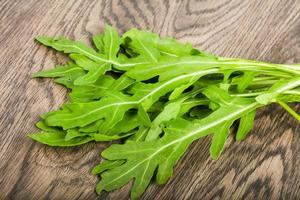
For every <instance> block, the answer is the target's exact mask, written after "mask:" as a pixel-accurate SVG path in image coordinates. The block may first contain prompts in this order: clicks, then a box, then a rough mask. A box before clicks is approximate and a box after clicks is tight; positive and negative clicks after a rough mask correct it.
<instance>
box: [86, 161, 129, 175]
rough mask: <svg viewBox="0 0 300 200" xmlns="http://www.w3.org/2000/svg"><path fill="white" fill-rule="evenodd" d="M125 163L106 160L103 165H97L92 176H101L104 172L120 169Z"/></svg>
mask: <svg viewBox="0 0 300 200" xmlns="http://www.w3.org/2000/svg"><path fill="white" fill-rule="evenodd" d="M123 163H124V160H117V161H110V160H104V161H103V162H102V163H100V164H99V165H96V166H95V167H94V168H93V169H92V174H100V173H102V172H104V171H105V170H109V169H113V168H116V167H119V166H120V165H121V164H123Z"/></svg>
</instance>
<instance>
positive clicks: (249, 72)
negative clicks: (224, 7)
mask: <svg viewBox="0 0 300 200" xmlns="http://www.w3.org/2000/svg"><path fill="white" fill-rule="evenodd" d="M37 40H38V41H39V42H40V43H42V44H44V45H46V46H49V47H52V48H54V49H56V50H58V51H62V52H64V53H67V54H69V57H70V60H71V61H70V62H68V63H67V65H66V66H56V67H55V68H54V69H51V70H46V71H41V72H37V73H35V74H34V75H33V77H53V78H55V79H54V80H55V82H57V83H59V84H62V85H64V86H65V87H67V88H69V89H70V93H69V102H68V103H66V104H64V105H63V106H62V107H61V109H60V110H57V111H52V112H49V113H47V114H45V115H43V116H42V117H41V118H42V119H41V121H40V122H38V123H37V124H36V125H37V127H38V128H39V129H40V132H38V133H34V134H30V135H29V137H31V138H32V139H34V140H36V141H38V142H41V143H44V144H47V145H50V146H75V145H81V144H84V143H87V142H90V141H97V142H99V141H112V140H118V139H121V138H123V140H122V144H113V145H111V146H110V147H108V148H107V149H106V150H104V151H103V152H102V154H101V155H102V157H103V161H102V162H101V163H100V164H99V165H97V166H96V167H95V168H94V169H93V170H92V173H93V174H101V181H100V182H99V183H98V185H97V187H96V191H97V192H98V193H100V192H101V191H102V190H106V191H111V190H114V189H117V188H120V187H121V186H123V185H124V184H126V183H127V182H129V181H130V180H131V179H134V183H133V186H132V189H131V198H133V199H135V198H137V197H139V196H140V195H141V194H142V193H143V192H144V191H145V189H146V188H147V186H148V185H149V183H150V180H151V179H152V178H153V176H155V177H156V181H157V182H158V183H159V184H164V183H165V182H166V181H167V180H168V179H169V178H170V177H171V176H172V171H173V167H174V165H175V164H176V162H177V161H178V160H179V159H180V157H181V156H182V155H183V153H184V152H185V151H186V149H187V148H188V146H189V145H190V144H191V143H192V142H193V141H194V140H196V139H199V138H201V137H204V136H207V135H212V143H211V146H210V154H211V157H212V158H213V159H217V158H218V156H219V155H220V153H221V152H222V150H223V147H224V144H225V143H226V139H227V137H228V135H229V133H230V127H231V126H232V125H233V123H234V122H235V121H238V122H239V125H238V129H237V133H236V139H237V140H242V139H244V138H245V137H246V135H247V134H248V133H249V132H250V130H251V129H252V127H253V122H254V118H255V112H256V110H257V109H258V108H260V107H264V106H266V105H268V104H271V103H278V104H280V105H281V106H282V107H284V108H285V109H286V110H287V111H288V112H289V113H290V114H291V115H293V116H294V117H295V118H296V119H297V120H298V121H300V116H299V115H298V114H297V113H296V112H295V111H293V110H292V109H291V108H290V107H289V106H288V105H287V103H289V102H299V101H300V89H299V86H300V65H299V64H293V65H286V64H270V63H265V62H259V61H250V60H243V59H232V58H223V57H217V56H214V55H211V54H208V53H206V52H202V51H199V50H197V49H195V48H193V47H192V46H191V45H190V44H182V43H179V42H178V41H176V40H175V39H171V38H160V37H159V36H158V35H156V34H153V33H151V32H147V31H140V30H137V29H131V30H129V31H127V32H126V33H125V34H123V36H122V37H121V36H119V34H118V32H117V31H116V30H115V29H114V28H113V27H111V26H109V25H106V26H105V30H104V33H103V34H99V35H95V36H93V43H94V45H95V47H96V50H95V49H93V48H90V47H88V46H86V45H85V44H83V43H81V42H76V41H72V40H69V39H65V38H62V37H61V38H48V37H38V38H37ZM154 174H155V175H154Z"/></svg>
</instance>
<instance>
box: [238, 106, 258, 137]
mask: <svg viewBox="0 0 300 200" xmlns="http://www.w3.org/2000/svg"><path fill="white" fill-rule="evenodd" d="M255 113H256V112H255V110H254V111H252V112H249V113H247V114H246V115H244V116H242V117H241V119H240V123H239V128H238V130H237V133H236V140H238V141H239V140H243V139H245V138H246V136H247V134H248V133H249V132H250V131H251V130H252V128H253V124H254V118H255Z"/></svg>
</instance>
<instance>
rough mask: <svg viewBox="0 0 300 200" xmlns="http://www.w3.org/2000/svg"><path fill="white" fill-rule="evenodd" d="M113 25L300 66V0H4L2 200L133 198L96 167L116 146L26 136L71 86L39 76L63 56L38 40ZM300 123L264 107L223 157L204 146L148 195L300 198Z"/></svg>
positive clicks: (0, 26) (82, 36) (0, 42)
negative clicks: (104, 186)
mask: <svg viewBox="0 0 300 200" xmlns="http://www.w3.org/2000/svg"><path fill="white" fill-rule="evenodd" d="M104 22H107V23H110V24H112V25H113V26H116V27H117V28H118V29H119V30H120V31H121V32H123V31H125V30H127V29H129V28H131V27H137V28H142V29H148V30H151V31H154V32H156V33H159V34H161V35H162V36H172V37H175V38H177V39H179V40H181V41H188V42H191V43H192V44H194V45H195V46H196V47H198V48H199V49H202V50H206V51H208V52H212V53H214V54H217V55H221V56H230V57H242V58H251V59H259V60H264V61H270V62H278V63H295V62H300V1H299V0H190V1H181V0H169V1H167V0H136V1H127V0H126V1H125V0H124V1H121V0H114V1H96V0H89V1H84V0H73V1H66V0H44V1H38V0H13V1H12V0H0V50H1V51H0V111H1V112H0V199H22V200H26V199H30V200H34V199H116V200H119V199H128V198H129V195H128V194H129V189H130V184H128V185H126V186H125V187H123V188H122V189H121V190H118V191H115V192H111V193H103V194H102V195H101V196H97V195H96V194H95V192H94V186H95V183H96V182H97V180H98V178H97V177H95V176H93V175H91V174H90V173H89V170H90V169H91V167H92V166H94V165H95V164H96V163H98V162H99V161H100V157H99V156H98V155H99V153H100V152H101V151H102V150H103V149H104V148H105V147H106V146H107V145H109V144H107V143H97V144H96V143H90V144H87V145H84V146H80V147H76V148H51V147H46V146H44V145H41V144H37V143H35V142H33V141H31V140H30V139H28V138H27V137H26V134H27V133H30V132H34V131H36V128H35V127H34V123H35V122H36V121H37V120H38V119H39V115H41V114H42V113H44V112H47V111H49V110H53V109H56V108H58V107H59V105H60V104H62V102H64V101H66V97H65V93H66V91H65V90H64V89H63V88H62V87H61V86H58V85H55V84H54V83H53V82H52V81H51V80H49V79H47V80H46V79H39V80H31V79H30V74H31V73H32V72H36V71H38V70H41V69H46V68H52V67H53V65H54V64H55V63H63V62H64V58H65V57H64V56H63V55H61V54H59V53H56V52H54V51H52V50H50V49H48V48H45V47H43V46H41V45H38V44H37V43H36V42H35V41H34V37H36V36H37V35H49V36H54V35H56V36H57V35H64V36H68V37H70V38H75V39H78V40H82V41H89V39H90V37H91V35H92V34H95V33H98V32H100V31H102V28H103V24H104ZM293 107H295V108H297V111H298V112H300V106H296V105H294V106H293ZM299 133H300V125H299V123H297V122H296V120H294V119H293V118H292V117H290V116H289V115H288V114H286V113H285V112H284V111H283V109H281V108H279V107H278V106H276V105H272V106H270V107H268V108H267V109H264V110H260V111H259V114H258V116H257V119H256V123H255V128H254V131H252V133H251V135H250V137H248V139H247V140H245V141H243V142H239V143H238V142H235V141H234V140H233V139H232V138H231V139H230V142H229V143H228V144H227V148H226V150H225V152H224V153H223V154H222V156H221V157H220V159H219V160H218V161H212V160H211V159H210V158H209V152H208V149H209V141H210V138H205V139H202V140H199V141H197V142H195V143H194V144H193V145H192V146H191V148H189V151H188V152H187V153H186V154H185V156H184V157H183V159H181V161H180V162H179V164H178V165H177V166H176V168H175V174H174V176H173V178H172V179H171V180H170V181H169V182H168V183H167V184H166V185H164V186H157V185H156V184H151V185H150V187H149V188H148V189H147V191H146V193H145V194H144V195H143V196H142V198H141V199H172V200H173V199H175V200H176V199H197V200H198V199H202V200H206V199H272V200H273V199H300V134H299Z"/></svg>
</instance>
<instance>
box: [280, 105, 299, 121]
mask: <svg viewBox="0 0 300 200" xmlns="http://www.w3.org/2000/svg"><path fill="white" fill-rule="evenodd" d="M277 103H278V104H279V105H280V106H281V107H283V108H284V109H285V110H286V111H287V112H288V113H290V115H292V116H293V117H294V118H295V119H296V120H298V121H299V122H300V115H299V114H298V113H296V112H295V111H294V110H293V109H292V108H291V107H289V106H288V105H287V104H286V103H285V102H283V101H280V100H278V101H277Z"/></svg>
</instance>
